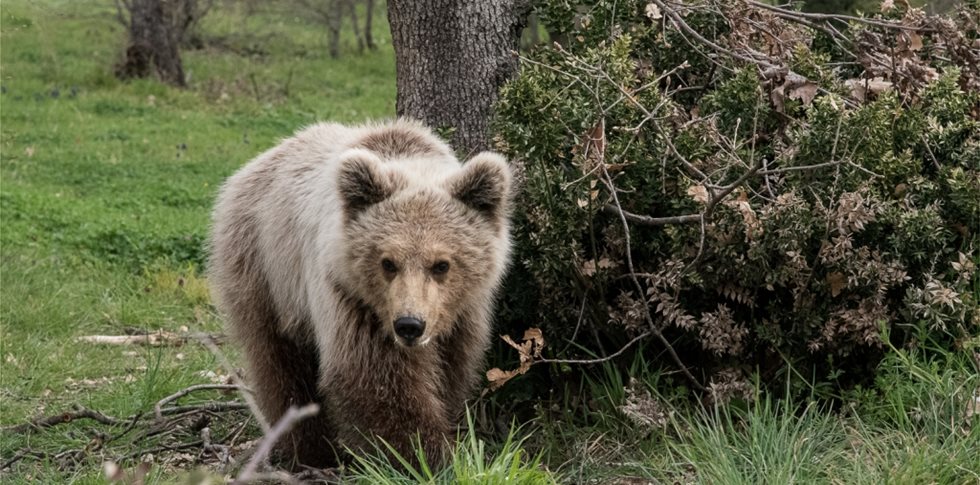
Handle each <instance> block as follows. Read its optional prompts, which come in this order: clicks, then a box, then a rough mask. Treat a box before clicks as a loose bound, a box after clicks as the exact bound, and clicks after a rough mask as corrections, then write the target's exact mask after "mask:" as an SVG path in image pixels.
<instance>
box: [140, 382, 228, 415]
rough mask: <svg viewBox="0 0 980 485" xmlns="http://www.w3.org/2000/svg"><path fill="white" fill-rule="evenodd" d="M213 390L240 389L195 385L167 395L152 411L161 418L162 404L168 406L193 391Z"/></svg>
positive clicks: (226, 386) (218, 385) (213, 385)
mask: <svg viewBox="0 0 980 485" xmlns="http://www.w3.org/2000/svg"><path fill="white" fill-rule="evenodd" d="M213 389H221V390H232V389H241V388H240V387H238V385H237V384H197V385H194V386H190V387H188V388H185V389H181V390H180V391H177V392H175V393H173V394H171V395H169V396H167V397H165V398H163V399H161V400H159V401H157V404H156V406H155V407H154V410H155V411H156V416H157V418H162V417H163V409H162V408H163V405H164V404H168V403H170V402H171V401H175V400H177V399H180V398H182V397H184V396H186V395H188V394H190V393H192V392H195V391H201V390H213Z"/></svg>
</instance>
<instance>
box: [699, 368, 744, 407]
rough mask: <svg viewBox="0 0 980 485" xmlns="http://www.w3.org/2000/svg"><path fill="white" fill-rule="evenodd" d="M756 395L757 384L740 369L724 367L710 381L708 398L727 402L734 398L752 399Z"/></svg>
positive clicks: (722, 402)
mask: <svg viewBox="0 0 980 485" xmlns="http://www.w3.org/2000/svg"><path fill="white" fill-rule="evenodd" d="M754 397H755V386H753V385H752V383H751V382H749V380H748V379H746V378H745V376H744V375H743V374H742V372H741V371H739V370H738V369H733V368H728V369H723V370H721V371H719V372H718V373H716V374H715V375H714V376H712V377H711V381H710V382H709V383H708V400H709V401H710V402H711V403H714V404H726V403H728V402H729V401H731V400H732V399H734V398H739V399H743V400H746V401H752V400H753V399H754Z"/></svg>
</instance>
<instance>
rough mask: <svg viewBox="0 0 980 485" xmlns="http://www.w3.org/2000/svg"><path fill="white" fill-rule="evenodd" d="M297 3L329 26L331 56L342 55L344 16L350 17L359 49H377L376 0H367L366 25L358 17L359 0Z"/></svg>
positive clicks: (318, 0) (296, 0)
mask: <svg viewBox="0 0 980 485" xmlns="http://www.w3.org/2000/svg"><path fill="white" fill-rule="evenodd" d="M294 1H295V3H296V5H297V6H299V7H300V8H301V9H302V10H304V11H305V12H308V13H310V14H312V18H313V19H314V20H315V21H316V22H318V23H320V24H323V25H324V26H325V27H326V28H327V52H328V53H329V54H330V57H333V58H337V57H340V34H341V31H342V30H343V23H344V17H345V16H346V17H350V26H351V30H352V31H353V33H354V39H355V40H356V42H357V51H358V52H362V51H364V48H365V47H367V48H368V49H372V50H373V49H375V48H376V47H377V46H376V45H375V43H374V36H373V35H372V33H371V30H372V28H373V22H372V20H373V17H374V0H365V1H364V7H365V13H364V16H365V17H364V26H363V30H362V28H361V22H360V20H359V19H358V15H357V9H358V4H359V3H360V2H359V1H358V0H294Z"/></svg>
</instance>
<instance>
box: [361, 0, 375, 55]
mask: <svg viewBox="0 0 980 485" xmlns="http://www.w3.org/2000/svg"><path fill="white" fill-rule="evenodd" d="M365 8H366V9H367V14H366V15H365V16H364V44H365V45H367V48H368V49H371V50H375V49H377V48H378V46H377V45H376V44H375V43H374V34H373V33H372V32H371V28H372V27H371V26H372V24H373V22H374V0H366V2H365Z"/></svg>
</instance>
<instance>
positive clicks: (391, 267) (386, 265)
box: [381, 258, 398, 273]
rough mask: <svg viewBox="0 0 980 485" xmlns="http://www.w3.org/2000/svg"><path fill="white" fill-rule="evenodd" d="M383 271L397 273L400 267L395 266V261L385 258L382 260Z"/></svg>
mask: <svg viewBox="0 0 980 485" xmlns="http://www.w3.org/2000/svg"><path fill="white" fill-rule="evenodd" d="M381 269H383V270H385V272H386V273H397V272H398V266H395V263H394V261H392V260H390V259H388V258H385V259H382V260H381Z"/></svg>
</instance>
